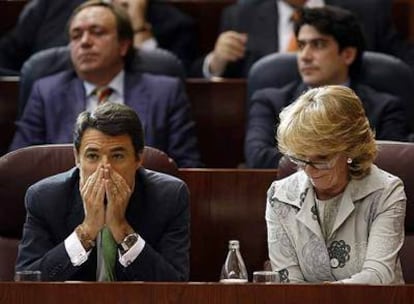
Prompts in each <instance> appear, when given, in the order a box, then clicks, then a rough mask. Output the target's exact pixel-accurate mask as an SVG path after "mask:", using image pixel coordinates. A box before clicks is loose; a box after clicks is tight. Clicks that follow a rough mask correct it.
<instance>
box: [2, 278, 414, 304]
mask: <svg viewBox="0 0 414 304" xmlns="http://www.w3.org/2000/svg"><path fill="white" fill-rule="evenodd" d="M0 302H1V303H7V304H27V303H30V304H56V303H59V304H74V303H76V304H83V303H85V304H90V303H100V304H115V303H119V304H121V303H122V304H139V303H145V304H153V303H154V304H164V303H165V304H167V303H168V304H223V303H229V304H233V303H237V304H254V303H263V304H267V303H268V304H275V303H280V304H285V303H291V304H302V303H306V304H307V303H310V304H313V303H319V304H331V303H352V304H366V303H375V304H391V303H392V304H398V303H400V304H403V303H404V304H411V303H414V286H413V285H401V286H366V285H353V286H352V285H310V284H306V285H305V284H303V285H290V284H289V285H279V284H275V285H265V284H263V285H261V284H252V283H247V284H240V285H225V284H219V283H0Z"/></svg>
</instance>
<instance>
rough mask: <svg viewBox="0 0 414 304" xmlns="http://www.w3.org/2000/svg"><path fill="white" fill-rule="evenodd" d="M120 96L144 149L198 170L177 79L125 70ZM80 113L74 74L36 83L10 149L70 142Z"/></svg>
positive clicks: (80, 90)
mask: <svg viewBox="0 0 414 304" xmlns="http://www.w3.org/2000/svg"><path fill="white" fill-rule="evenodd" d="M124 94H125V96H124V102H125V104H126V105H128V106H130V107H131V108H133V109H134V110H135V111H136V112H137V113H138V116H139V118H140V119H141V122H142V124H143V127H144V138H145V144H146V145H148V146H152V147H155V148H158V149H160V150H162V151H164V152H166V153H167V154H168V155H169V156H170V157H172V158H173V159H174V160H175V161H176V162H177V164H178V166H180V167H199V166H200V165H201V163H200V155H199V152H198V149H197V139H196V135H195V124H194V122H193V121H192V119H191V111H190V110H191V109H190V104H189V102H188V99H187V97H186V95H185V92H184V89H183V86H182V83H181V81H180V80H179V79H178V78H172V77H167V76H160V75H151V74H145V73H144V74H139V73H132V72H128V71H125V83H124ZM85 109H86V96H85V90H84V86H83V83H82V81H81V80H80V79H79V78H78V77H77V75H76V73H75V72H74V71H73V70H70V71H64V72H61V73H58V74H55V75H51V76H48V77H45V78H42V79H39V80H38V81H37V82H35V84H34V85H33V89H32V94H31V96H30V98H29V100H28V103H27V104H26V107H25V110H24V112H23V115H22V117H21V119H20V120H19V121H18V122H17V123H16V124H17V129H16V133H15V136H14V138H13V142H12V144H11V147H10V150H15V149H17V148H20V147H25V146H29V145H35V144H48V143H70V142H72V131H73V126H74V124H75V121H76V118H77V116H78V114H79V113H81V112H82V111H84V110H85Z"/></svg>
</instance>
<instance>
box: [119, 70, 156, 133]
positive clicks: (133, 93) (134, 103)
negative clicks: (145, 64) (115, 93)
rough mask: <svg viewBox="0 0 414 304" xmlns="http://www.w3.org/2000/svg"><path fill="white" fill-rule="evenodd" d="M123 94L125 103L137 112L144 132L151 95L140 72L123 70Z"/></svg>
mask: <svg viewBox="0 0 414 304" xmlns="http://www.w3.org/2000/svg"><path fill="white" fill-rule="evenodd" d="M124 96H125V100H124V102H125V104H126V105H127V106H129V107H131V108H133V109H134V110H135V111H136V112H137V113H138V116H139V119H140V120H141V123H142V126H143V129H144V133H145V134H146V132H145V131H146V129H147V127H146V126H147V121H148V107H149V105H148V103H149V102H150V99H151V95H150V94H149V92H148V90H147V87H146V85H145V79H144V77H143V75H142V74H139V73H132V72H128V71H125V83H124Z"/></svg>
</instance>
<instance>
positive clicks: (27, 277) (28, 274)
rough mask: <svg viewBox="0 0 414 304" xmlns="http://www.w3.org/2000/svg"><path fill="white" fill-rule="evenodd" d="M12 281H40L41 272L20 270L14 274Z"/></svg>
mask: <svg viewBox="0 0 414 304" xmlns="http://www.w3.org/2000/svg"><path fill="white" fill-rule="evenodd" d="M14 280H15V281H16V282H19V281H41V280H42V272H41V271H39V270H22V271H16V273H15V274H14Z"/></svg>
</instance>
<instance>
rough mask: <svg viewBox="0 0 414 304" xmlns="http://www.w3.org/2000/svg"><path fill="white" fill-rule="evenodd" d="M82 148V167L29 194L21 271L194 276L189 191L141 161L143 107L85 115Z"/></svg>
mask: <svg viewBox="0 0 414 304" xmlns="http://www.w3.org/2000/svg"><path fill="white" fill-rule="evenodd" d="M74 147H75V149H74V153H75V160H76V167H75V168H73V169H71V170H69V171H66V172H64V173H60V174H58V175H54V176H52V177H48V178H46V179H43V180H42V181H40V182H38V183H36V184H34V185H32V186H31V187H30V188H29V189H28V191H27V194H26V202H25V203H26V210H27V217H26V222H25V224H24V227H23V237H22V240H21V243H20V246H19V251H18V257H17V261H16V270H29V269H30V270H40V271H41V273H42V279H43V280H45V281H67V280H82V281H84V280H85V281H95V280H98V281H107V280H118V281H185V280H188V276H189V201H188V189H187V187H186V185H185V184H184V182H182V181H181V180H179V179H177V178H175V177H172V176H169V175H167V174H162V173H158V172H154V171H151V170H147V169H145V168H143V167H142V166H141V165H142V151H143V149H144V137H143V129H142V125H141V122H140V120H139V118H138V115H137V114H136V113H135V111H133V110H132V109H131V108H129V107H128V106H126V105H120V104H114V103H110V102H107V103H105V104H102V105H100V106H98V107H97V108H96V110H95V111H94V112H92V113H90V112H87V111H85V112H82V113H81V114H80V115H79V117H78V120H77V122H76V126H75V132H74ZM117 247H118V248H117ZM108 250H109V251H110V252H112V253H113V256H112V259H111V255H108V254H107V252H108Z"/></svg>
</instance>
